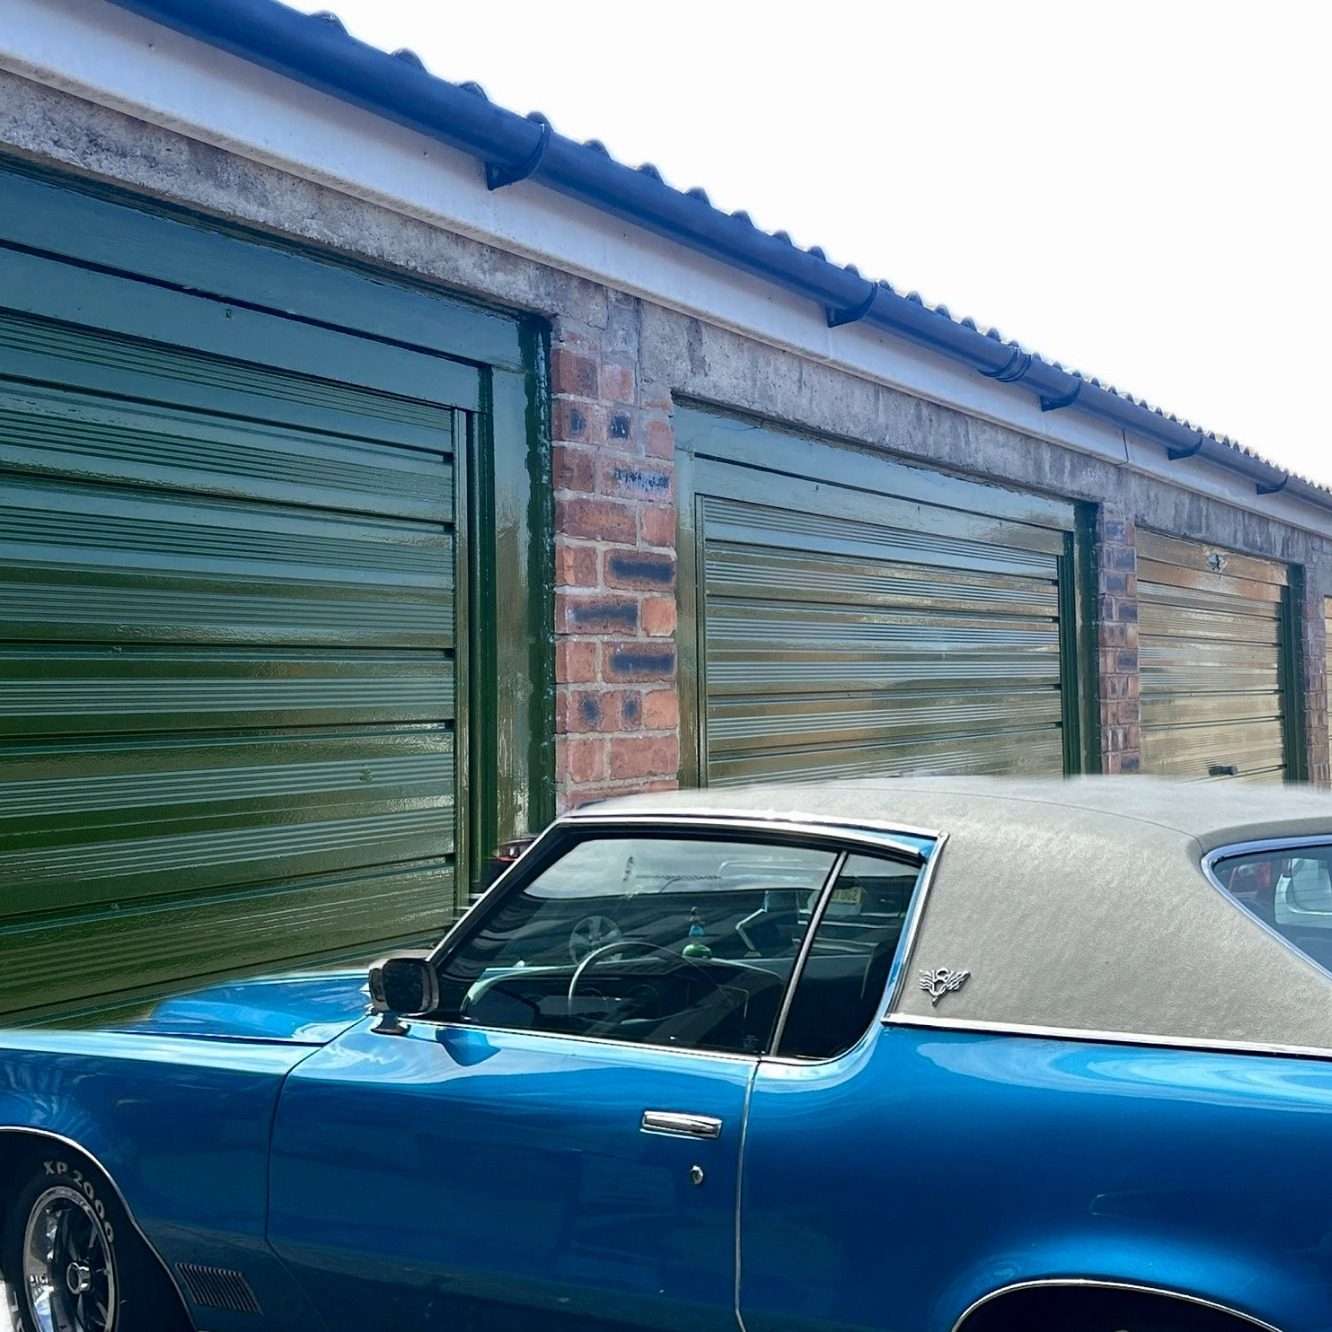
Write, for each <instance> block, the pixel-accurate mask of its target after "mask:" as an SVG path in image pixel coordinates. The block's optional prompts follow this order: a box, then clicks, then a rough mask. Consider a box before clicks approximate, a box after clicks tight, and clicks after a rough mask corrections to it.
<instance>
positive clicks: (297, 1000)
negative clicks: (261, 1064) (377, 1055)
mask: <svg viewBox="0 0 1332 1332" xmlns="http://www.w3.org/2000/svg"><path fill="white" fill-rule="evenodd" d="M368 1003H369V999H368V997H367V995H366V979H365V972H364V971H320V972H303V973H298V974H293V975H289V976H265V977H263V978H261V979H258V980H243V981H234V982H231V983H228V984H223V985H214V986H210V987H209V988H208V989H206V990H195V991H192V992H191V993H189V994H180V995H172V996H171V998H169V999H164V1000H162V1002H161V1003H159V1004H157V1005H156V1006H155V1007H154V1008H153V1010H152V1012H150V1013H149V1014H148V1015H147V1016H146V1017H143V1018H139V1019H136V1020H135V1021H132V1022H117V1023H114V1024H112V1027H113V1029H114V1030H116V1031H128V1032H139V1033H143V1034H145V1035H151V1036H198V1037H201V1038H203V1039H212V1040H240V1041H256V1040H257V1041H278V1042H285V1043H289V1044H292V1045H327V1044H328V1042H329V1041H331V1040H333V1039H334V1038H335V1037H336V1036H339V1035H341V1033H342V1032H344V1031H346V1030H347V1028H348V1027H350V1026H351V1025H352V1024H353V1023H355V1022H357V1021H359V1020H360V1019H361V1018H362V1017H364V1016H365V1013H366V1008H367V1005H368Z"/></svg>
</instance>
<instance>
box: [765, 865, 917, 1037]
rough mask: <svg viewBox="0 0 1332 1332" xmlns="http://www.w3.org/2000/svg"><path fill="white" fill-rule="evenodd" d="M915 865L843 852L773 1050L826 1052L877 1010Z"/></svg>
mask: <svg viewBox="0 0 1332 1332" xmlns="http://www.w3.org/2000/svg"><path fill="white" fill-rule="evenodd" d="M919 877H920V870H919V869H918V868H917V867H916V866H913V865H904V864H901V863H900V862H897V861H892V860H880V859H878V858H877V857H874V856H850V857H848V858H847V861H846V864H845V865H844V866H843V868H842V872H841V873H840V874H839V875H838V876H837V882H836V883H835V884H834V885H833V890H832V893H831V895H830V896H829V899H828V903H827V906H826V907H825V908H824V911H823V916H822V918H821V919H820V920H819V923H818V926H817V928H816V930H815V932H814V937H813V939H812V940H811V941H810V948H809V953H808V955H807V957H806V959H805V966H804V970H803V971H802V972H801V974H800V978H799V980H798V981H797V982H796V988H795V993H794V995H793V996H792V998H791V1007H790V1011H789V1012H788V1013H787V1016H786V1023H785V1026H784V1027H783V1029H782V1033H781V1036H780V1045H779V1048H778V1053H779V1054H783V1055H793V1056H795V1057H797V1058H803V1059H831V1058H833V1057H834V1056H835V1055H839V1054H842V1053H843V1052H844V1051H846V1050H849V1049H850V1048H851V1047H852V1046H853V1045H854V1044H855V1043H856V1042H857V1041H858V1040H859V1039H860V1038H861V1037H862V1036H863V1035H864V1034H865V1032H866V1030H867V1029H868V1027H869V1025H870V1023H871V1022H872V1021H874V1019H875V1018H876V1017H877V1016H879V1008H880V1005H881V1004H882V1002H883V997H884V990H885V989H886V988H887V985H888V972H889V971H890V970H891V968H892V965H893V957H894V955H895V954H896V952H897V945H898V941H899V940H900V939H901V937H902V929H903V926H904V925H905V923H906V916H907V909H908V907H909V906H910V905H911V897H912V894H913V893H914V892H915V888H916V882H917V880H918V879H919Z"/></svg>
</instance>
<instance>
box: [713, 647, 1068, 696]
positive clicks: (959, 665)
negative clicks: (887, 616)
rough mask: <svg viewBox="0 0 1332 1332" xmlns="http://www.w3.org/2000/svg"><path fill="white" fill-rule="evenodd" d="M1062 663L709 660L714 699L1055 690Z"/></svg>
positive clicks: (977, 659) (972, 659) (791, 658)
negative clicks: (852, 692)
mask: <svg viewBox="0 0 1332 1332" xmlns="http://www.w3.org/2000/svg"><path fill="white" fill-rule="evenodd" d="M1058 667H1059V663H1058V661H1057V660H1056V659H1052V657H1051V655H1050V654H1047V655H1046V657H1044V658H1035V657H1030V658H1028V659H1026V660H1024V661H1018V662H1015V661H1014V660H1013V658H1012V657H1011V656H1008V655H1004V656H1001V657H991V658H985V657H981V656H972V657H969V658H968V659H967V660H965V661H961V660H954V661H935V660H921V659H920V658H919V657H899V658H896V659H885V658H883V657H880V656H875V657H873V658H867V657H850V658H842V657H837V658H833V657H830V656H816V655H809V656H805V657H800V656H786V657H783V658H781V659H773V658H767V657H759V656H754V655H748V656H743V657H735V656H733V655H732V656H727V655H725V654H719V655H718V656H716V657H714V658H711V659H709V661H708V693H709V696H710V697H716V698H719V699H720V698H726V697H728V696H735V695H748V694H753V695H756V696H761V695H764V694H768V693H790V692H792V691H793V690H797V689H798V690H799V691H800V692H801V693H802V694H820V693H826V692H845V691H847V690H849V689H855V690H872V689H883V688H887V687H895V688H906V689H915V690H922V689H928V688H930V686H931V685H937V686H938V687H939V689H940V691H941V692H944V693H946V694H947V695H948V696H949V697H951V696H952V695H953V694H954V693H955V691H957V690H961V689H970V688H985V687H986V686H990V687H993V688H1004V687H1005V686H1012V687H1013V688H1015V689H1016V688H1027V687H1030V688H1035V689H1040V688H1055V687H1057V686H1058V684H1059V669H1058Z"/></svg>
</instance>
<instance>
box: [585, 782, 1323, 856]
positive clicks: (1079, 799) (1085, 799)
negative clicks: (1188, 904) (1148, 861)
mask: <svg viewBox="0 0 1332 1332" xmlns="http://www.w3.org/2000/svg"><path fill="white" fill-rule="evenodd" d="M605 814H615V815H621V814H661V815H681V816H683V815H688V814H699V815H705V816H708V817H711V818H722V817H726V816H733V817H736V818H746V819H752V818H759V819H764V820H769V819H771V820H787V821H792V822H802V821H807V820H809V819H815V820H818V821H820V822H823V821H827V820H829V819H832V820H834V821H837V822H842V823H845V824H847V825H848V826H868V827H886V828H895V829H897V830H899V831H902V832H932V833H948V834H949V835H950V837H952V838H954V839H962V838H966V839H970V838H973V837H983V838H984V839H985V842H986V844H987V846H989V847H990V848H991V849H994V848H996V846H997V844H998V843H1002V842H1012V843H1020V842H1021V840H1022V838H1023V837H1024V836H1025V835H1026V834H1027V833H1029V831H1030V830H1031V829H1032V828H1033V827H1038V828H1043V827H1046V826H1048V825H1049V824H1050V823H1051V821H1052V820H1054V821H1057V822H1058V823H1059V824H1060V825H1061V826H1062V827H1063V828H1064V829H1065V830H1066V831H1067V832H1068V834H1069V835H1070V836H1075V835H1076V832H1077V830H1078V829H1082V830H1084V831H1090V830H1092V829H1094V828H1099V829H1100V830H1102V831H1112V830H1113V831H1114V832H1115V834H1116V835H1118V836H1133V835H1134V833H1135V832H1137V833H1138V835H1142V833H1143V832H1145V831H1146V830H1149V829H1150V830H1155V833H1156V834H1157V835H1159V834H1161V833H1166V834H1168V833H1172V832H1173V833H1175V834H1177V835H1178V836H1179V837H1180V838H1181V839H1191V840H1192V841H1194V842H1196V843H1197V844H1198V846H1199V847H1200V848H1201V849H1202V850H1203V852H1204V853H1205V852H1208V851H1212V850H1214V849H1216V848H1217V847H1220V846H1226V845H1229V844H1232V843H1235V842H1243V841H1252V840H1257V839H1260V838H1266V837H1299V836H1317V835H1320V834H1322V833H1328V834H1332V793H1329V792H1327V791H1322V790H1316V789H1314V788H1312V787H1305V786H1292V785H1285V784H1281V783H1274V784H1271V785H1255V784H1249V783H1243V782H1234V781H1213V782H1182V781H1177V780H1170V779H1168V778H1160V777H1075V778H1068V779H1063V780H1061V779H1059V778H1042V777H882V778H854V779H848V780H846V781H823V782H808V783H804V782H800V783H797V782H763V783H756V784H754V785H749V786H734V787H725V786H723V787H709V788H704V789H697V790H681V791H658V792H654V793H652V794H648V795H635V796H622V797H619V798H617V799H611V800H605V801H601V802H600V803H598V804H594V805H585V806H583V807H582V808H580V809H578V810H575V811H573V813H572V814H571V816H570V817H573V818H595V817H598V816H600V815H605ZM1128 825H1136V827H1130V826H1128Z"/></svg>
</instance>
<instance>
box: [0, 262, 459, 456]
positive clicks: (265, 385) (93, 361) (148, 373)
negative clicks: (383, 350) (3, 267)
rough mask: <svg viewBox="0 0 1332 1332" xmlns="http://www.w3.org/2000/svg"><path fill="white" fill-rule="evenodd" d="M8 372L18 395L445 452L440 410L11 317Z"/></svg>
mask: <svg viewBox="0 0 1332 1332" xmlns="http://www.w3.org/2000/svg"><path fill="white" fill-rule="evenodd" d="M2 252H3V251H0V253H2ZM0 372H2V373H3V377H4V379H5V380H7V381H9V385H10V387H11V388H12V389H13V390H14V391H20V390H21V389H23V388H39V389H40V388H43V387H51V386H59V387H60V388H70V389H73V390H76V391H79V392H81V393H85V394H97V395H102V396H104V397H106V399H107V400H108V401H117V400H121V401H129V402H131V403H133V404H139V405H150V406H151V405H154V404H164V405H168V406H171V407H173V408H174V407H178V408H180V409H182V410H184V411H187V412H191V413H199V414H201V415H202V414H210V415H213V416H220V417H223V418H227V419H235V420H239V421H252V422H270V423H275V424H277V425H286V426H289V425H298V426H301V427H304V428H308V429H311V430H317V431H321V432H323V433H326V434H329V435H332V436H335V437H336V436H339V435H344V436H347V437H348V438H351V439H359V438H364V437H365V436H367V435H369V436H370V437H371V438H374V439H378V440H380V441H381V442H384V443H388V444H398V445H402V446H404V447H408V448H420V449H424V450H425V451H426V452H437V451H438V450H439V447H440V435H439V413H440V409H439V407H437V406H435V405H433V404H430V403H425V402H418V401H415V400H413V399H404V398H399V397H395V396H393V395H390V394H379V393H368V392H366V391H363V390H357V389H350V388H345V387H344V386H343V385H341V384H337V383H333V382H332V381H329V380H323V379H311V378H308V377H306V376H303V375H295V374H286V373H283V372H282V371H279V370H264V369H263V368H262V367H259V366H255V365H252V364H249V363H248V362H235V363H232V362H229V361H222V360H219V359H217V358H215V357H211V356H206V355H203V354H202V353H198V352H192V351H188V350H185V349H183V348H180V347H178V346H175V345H169V346H163V345H161V344H158V343H150V342H143V341H141V340H137V339H134V338H123V337H116V336H114V335H112V334H109V333H99V332H96V331H95V330H92V329H87V328H81V327H77V326H72V325H67V324H64V323H60V322H56V321H51V320H40V319H28V318H24V317H21V316H17V315H12V314H6V313H4V312H0ZM427 382H428V381H427Z"/></svg>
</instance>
